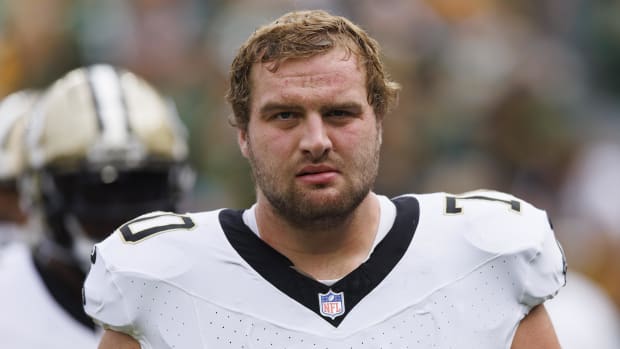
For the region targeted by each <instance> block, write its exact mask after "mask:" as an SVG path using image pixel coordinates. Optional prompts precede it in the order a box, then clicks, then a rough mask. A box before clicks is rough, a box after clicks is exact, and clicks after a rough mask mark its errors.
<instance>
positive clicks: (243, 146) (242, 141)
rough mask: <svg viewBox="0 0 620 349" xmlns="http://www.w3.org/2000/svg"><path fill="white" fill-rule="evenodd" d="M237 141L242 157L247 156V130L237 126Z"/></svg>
mask: <svg viewBox="0 0 620 349" xmlns="http://www.w3.org/2000/svg"><path fill="white" fill-rule="evenodd" d="M237 143H239V149H240V150H241V154H242V155H243V157H245V158H247V157H248V131H247V130H243V129H241V128H237Z"/></svg>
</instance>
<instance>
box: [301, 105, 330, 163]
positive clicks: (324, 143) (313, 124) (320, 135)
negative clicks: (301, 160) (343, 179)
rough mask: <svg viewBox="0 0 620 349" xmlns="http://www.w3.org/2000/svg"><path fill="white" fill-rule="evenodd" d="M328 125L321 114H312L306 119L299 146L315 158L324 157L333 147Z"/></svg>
mask: <svg viewBox="0 0 620 349" xmlns="http://www.w3.org/2000/svg"><path fill="white" fill-rule="evenodd" d="M327 126H328V125H326V124H325V122H324V120H323V117H322V116H321V115H320V114H318V113H317V114H314V113H313V114H310V115H308V116H307V117H306V118H305V120H304V125H303V130H302V132H303V133H302V136H301V140H300V144H299V147H300V149H301V151H302V152H304V153H305V154H308V155H309V156H310V157H311V158H312V159H313V160H318V159H321V158H323V157H324V156H325V155H327V153H329V151H330V150H331V148H332V141H331V139H330V137H329V134H328V129H327Z"/></svg>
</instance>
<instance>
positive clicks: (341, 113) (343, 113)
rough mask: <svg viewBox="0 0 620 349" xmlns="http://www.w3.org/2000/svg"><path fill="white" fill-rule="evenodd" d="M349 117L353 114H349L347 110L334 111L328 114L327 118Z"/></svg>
mask: <svg viewBox="0 0 620 349" xmlns="http://www.w3.org/2000/svg"><path fill="white" fill-rule="evenodd" d="M349 115H351V113H349V112H348V111H346V110H332V111H330V112H328V113H327V116H336V117H342V116H349Z"/></svg>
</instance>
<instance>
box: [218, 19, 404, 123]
mask: <svg viewBox="0 0 620 349" xmlns="http://www.w3.org/2000/svg"><path fill="white" fill-rule="evenodd" d="M335 47H342V48H345V49H346V50H347V51H348V54H355V55H356V56H357V57H358V59H359V62H360V64H361V65H362V66H364V67H365V71H366V90H367V91H368V103H369V104H370V105H371V106H372V107H373V110H374V112H375V114H376V115H377V116H378V117H383V116H385V115H386V114H387V113H388V112H389V111H390V110H391V109H392V108H393V107H394V106H395V105H396V104H397V100H398V92H399V90H400V85H399V84H398V83H396V82H394V81H392V80H390V78H389V76H388V74H387V72H386V71H385V68H384V65H383V62H382V60H381V57H380V54H381V49H380V47H379V44H378V43H377V42H376V41H375V40H374V39H373V38H371V37H370V36H369V35H368V34H367V33H366V32H365V31H364V30H363V29H362V28H360V27H359V26H357V25H356V24H354V23H352V22H351V21H349V20H348V19H346V18H344V17H340V16H334V15H331V14H329V13H327V12H325V11H323V10H312V11H295V12H289V13H287V14H285V15H283V16H282V17H280V18H279V19H277V20H276V21H274V22H272V23H270V24H267V25H264V26H262V27H260V28H259V29H257V30H256V31H255V32H254V33H253V34H252V35H251V36H250V37H249V38H248V39H247V41H246V42H245V43H244V44H243V45H242V46H241V47H240V48H239V51H238V53H237V56H236V57H235V59H234V60H233V62H232V65H231V71H230V87H229V91H228V93H227V95H226V98H227V100H228V102H229V103H230V105H231V107H232V110H233V119H232V120H230V121H231V123H232V125H233V126H235V127H238V128H241V129H243V130H246V129H247V125H248V122H249V120H250V115H249V114H250V96H251V92H252V91H251V83H250V73H251V69H252V66H253V65H254V64H255V63H273V64H272V65H271V66H270V67H269V70H270V71H273V72H275V71H277V69H278V67H279V65H280V63H282V62H283V61H285V60H287V59H291V58H307V57H312V56H315V55H318V54H322V53H326V52H327V51H329V50H331V49H333V48H335Z"/></svg>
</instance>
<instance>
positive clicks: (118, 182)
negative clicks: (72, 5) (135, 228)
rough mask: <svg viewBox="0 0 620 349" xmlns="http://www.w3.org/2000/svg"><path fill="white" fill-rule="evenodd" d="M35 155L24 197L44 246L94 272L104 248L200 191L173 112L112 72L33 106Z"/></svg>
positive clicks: (94, 74) (84, 77)
mask: <svg viewBox="0 0 620 349" xmlns="http://www.w3.org/2000/svg"><path fill="white" fill-rule="evenodd" d="M26 148H27V154H28V166H29V168H30V170H31V176H29V177H30V179H31V180H30V181H29V183H27V184H26V185H25V187H27V188H26V189H25V190H26V191H28V192H29V193H30V194H29V196H30V197H31V198H32V199H31V202H32V203H33V205H32V207H34V208H35V209H38V210H39V211H40V213H41V214H40V216H41V218H42V221H44V226H45V230H46V232H49V234H44V235H43V236H44V237H45V238H44V240H43V241H44V242H46V243H47V244H48V245H50V246H51V245H53V246H51V248H48V250H50V251H52V252H54V251H56V252H61V253H55V255H56V256H57V257H58V256H59V255H62V254H64V255H65V257H66V255H67V253H66V252H67V251H70V252H71V254H70V256H69V257H71V258H73V259H74V260H77V261H78V262H79V263H80V264H81V265H83V266H84V267H85V268H87V266H88V263H89V262H88V259H89V258H88V256H89V253H90V249H91V247H92V245H93V244H94V243H95V242H97V241H99V240H101V239H103V238H104V237H105V236H107V235H108V234H109V233H111V232H112V231H113V230H114V229H115V228H117V227H118V226H120V225H121V224H123V223H124V222H126V221H128V220H130V219H132V218H134V217H136V216H138V215H141V214H143V213H146V212H150V211H160V210H164V211H174V210H175V209H176V206H177V203H178V201H179V199H180V194H182V193H183V192H185V191H186V190H188V189H189V188H190V187H191V186H192V184H193V172H192V171H191V169H190V168H189V166H188V165H187V163H186V160H187V155H188V145H187V139H186V130H185V128H184V127H183V124H182V122H181V120H180V119H179V117H178V115H177V112H176V109H175V107H174V104H173V103H172V102H171V100H168V99H166V98H164V97H163V96H162V95H161V94H160V93H159V92H158V91H156V90H155V88H153V87H152V86H151V85H149V84H148V83H147V82H146V81H145V80H143V79H142V78H140V77H138V76H136V75H134V74H133V73H131V72H129V71H127V70H124V69H120V68H116V67H113V66H109V65H93V66H89V67H83V68H79V69H76V70H73V71H71V72H69V73H67V74H66V75H65V76H63V77H62V78H60V79H59V80H58V81H56V82H55V83H53V84H52V85H51V86H50V87H49V88H48V90H47V91H46V92H45V93H44V94H43V96H42V97H41V100H40V103H38V104H37V106H36V107H35V108H34V111H33V114H32V118H31V120H30V122H29V124H28V128H27V131H26ZM50 246H48V247H50Z"/></svg>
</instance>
